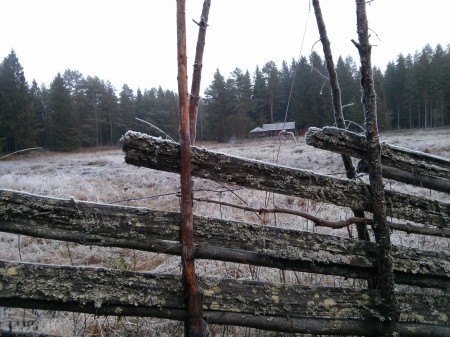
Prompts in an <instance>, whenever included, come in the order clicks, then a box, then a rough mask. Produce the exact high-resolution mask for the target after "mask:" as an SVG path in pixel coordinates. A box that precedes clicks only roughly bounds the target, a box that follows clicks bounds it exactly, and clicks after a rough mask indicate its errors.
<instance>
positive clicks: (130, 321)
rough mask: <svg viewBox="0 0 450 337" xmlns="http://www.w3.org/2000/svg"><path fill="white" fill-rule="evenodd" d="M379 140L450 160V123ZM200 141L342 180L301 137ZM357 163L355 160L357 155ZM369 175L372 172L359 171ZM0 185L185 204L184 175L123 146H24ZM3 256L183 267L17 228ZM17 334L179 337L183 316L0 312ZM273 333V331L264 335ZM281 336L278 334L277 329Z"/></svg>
mask: <svg viewBox="0 0 450 337" xmlns="http://www.w3.org/2000/svg"><path fill="white" fill-rule="evenodd" d="M380 138H381V141H385V142H387V143H390V144H393V145H396V146H401V147H405V148H408V149H412V150H416V151H421V152H426V153H430V154H433V155H436V156H441V157H445V158H450V129H448V128H446V129H429V130H407V131H406V130H405V131H397V132H386V133H382V134H381V135H380ZM196 146H199V147H205V148H207V149H210V150H213V151H218V152H223V153H228V154H231V155H234V156H239V157H246V158H252V159H257V160H262V161H266V162H271V163H276V164H279V165H283V166H289V167H294V168H301V169H306V170H311V171H314V172H317V173H321V174H327V175H333V176H335V177H338V178H344V177H345V173H344V169H343V165H342V160H341V156H340V155H338V154H333V153H329V152H326V151H322V150H318V149H315V148H312V147H310V146H308V145H306V143H305V141H304V139H303V138H302V137H299V138H298V139H296V140H295V141H294V140H292V139H288V140H286V139H267V140H260V141H252V142H250V141H246V142H240V143H234V144H217V143H201V142H198V143H197V144H196ZM355 163H356V161H355ZM358 179H361V180H362V181H367V177H365V176H364V175H361V176H360V177H358ZM0 188H1V189H11V190H17V191H23V192H28V193H32V194H37V195H44V196H51V197H57V198H64V199H69V198H73V199H75V200H83V201H92V202H99V203H108V204H119V205H127V206H139V207H148V208H152V209H160V210H168V211H179V189H180V188H179V176H178V175H177V174H171V173H165V172H160V171H155V170H150V169H146V168H138V167H134V166H131V165H127V164H126V163H125V162H124V153H123V152H122V151H121V149H120V148H119V147H117V148H108V149H94V150H89V151H78V152H74V153H51V152H47V151H43V150H40V151H35V152H27V153H24V154H21V155H15V156H10V157H8V158H6V159H4V160H0ZM386 189H394V190H401V191H403V192H407V193H412V194H418V195H423V196H427V197H431V198H434V199H438V200H441V201H445V202H450V197H449V195H448V194H445V193H439V192H435V191H430V190H428V189H422V188H417V187H411V186H407V185H404V184H401V183H397V182H393V181H386ZM194 197H196V198H197V197H198V198H200V197H204V198H210V199H215V200H220V201H224V202H227V203H232V204H238V205H243V204H245V205H248V206H251V207H255V208H261V207H262V208H269V207H273V206H277V207H281V208H289V209H294V210H300V211H303V212H307V213H310V214H313V215H315V216H317V217H320V218H323V219H327V220H340V219H345V218H347V217H350V216H351V215H352V212H351V210H350V209H346V208H344V207H339V208H338V207H335V206H333V205H329V204H325V203H320V202H315V201H311V200H307V199H302V198H296V197H291V196H284V195H278V194H273V193H267V192H263V191H257V190H249V189H243V188H239V187H237V186H233V185H224V184H220V183H215V182H212V181H208V180H203V179H197V178H194ZM194 213H195V214H196V215H204V216H209V217H217V218H223V219H233V220H238V221H245V222H253V223H259V224H261V225H265V226H277V227H283V228H293V229H297V230H305V231H314V232H321V233H329V234H333V235H338V236H345V237H348V236H349V235H350V236H353V237H356V229H355V228H349V229H346V228H345V229H340V230H331V229H329V228H323V227H319V228H318V227H315V226H314V224H313V223H311V222H310V221H307V220H305V219H303V218H300V217H296V216H293V215H285V214H266V215H264V214H257V213H252V212H248V211H247V212H246V211H243V210H239V209H235V208H232V207H228V206H224V205H217V204H210V203H204V202H195V203H194ZM392 240H393V242H394V243H395V244H397V245H403V246H408V247H414V248H420V249H427V250H449V246H450V240H445V239H440V238H436V237H424V236H419V235H413V234H405V233H400V232H394V233H393V235H392ZM0 243H1V246H0V247H1V248H0V259H2V260H9V261H22V262H30V263H52V264H64V265H74V266H102V267H107V268H117V269H122V270H133V271H140V272H154V273H181V265H180V259H179V257H174V256H166V255H164V254H153V253H148V252H142V251H134V250H129V249H118V248H101V247H92V246H83V245H79V244H75V243H66V242H58V241H51V240H44V239H37V238H31V237H26V236H20V235H13V234H7V233H0ZM197 271H198V273H199V274H207V275H209V276H217V277H232V278H243V279H258V280H267V281H275V282H292V283H304V284H316V285H327V286H346V287H359V286H361V285H362V284H360V282H358V281H356V280H345V279H343V278H339V277H332V276H324V275H313V274H306V273H298V272H287V271H280V270H276V269H270V268H263V267H255V266H251V265H246V264H236V263H225V262H218V261H203V260H201V261H197ZM10 326H11V327H13V330H14V331H39V332H40V333H47V334H51V335H56V336H105V335H109V336H119V335H126V334H127V335H128V336H164V335H168V336H173V335H182V324H181V323H178V322H172V321H165V320H156V319H143V318H141V319H137V318H121V319H116V318H112V317H109V318H105V317H95V316H92V315H85V314H75V313H58V314H55V313H51V312H47V311H42V310H22V309H4V310H0V327H1V328H2V329H4V330H5V329H6V330H7V329H8V328H9V327H10ZM211 332H212V335H217V336H228V335H230V336H232V335H236V336H244V335H245V336H256V335H262V334H261V333H257V332H255V331H253V329H244V328H241V329H237V328H231V327H211ZM264 334H265V335H267V336H275V334H270V333H264ZM278 335H279V334H278Z"/></svg>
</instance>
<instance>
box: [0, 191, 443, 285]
mask: <svg viewBox="0 0 450 337" xmlns="http://www.w3.org/2000/svg"><path fill="white" fill-rule="evenodd" d="M194 221H195V228H194V242H195V257H196V258H203V259H215V260H222V261H230V262H238V263H249V264H254V265H261V266H267V267H274V268H280V269H288V270H297V271H305V272H313V273H321V274H329V275H340V276H345V277H354V278H363V279H366V278H369V277H371V276H373V274H374V265H375V243H370V242H361V241H356V240H351V239H346V238H341V237H335V236H331V235H323V234H316V233H309V232H303V231H296V230H289V229H282V228H275V227H269V226H259V225H255V224H247V223H240V222H233V221H225V220H219V219H212V218H205V217H198V216H197V217H195V218H194ZM180 225H181V216H180V214H179V213H173V212H165V211H156V210H151V209H147V208H134V207H125V206H117V205H116V206H112V205H106V204H98V203H89V202H81V201H74V200H63V199H55V198H48V197H41V196H36V195H31V194H27V193H20V192H15V191H10V190H0V231H4V232H10V233H17V234H23V235H30V236H35V237H42V238H48V239H55V240H66V241H72V242H78V243H81V244H85V245H99V246H116V247H123V248H132V249H140V250H145V251H151V252H160V253H167V254H176V255H180V254H181V246H180V242H179V240H180V235H179V233H180ZM393 262H394V271H395V277H396V282H397V283H399V284H409V285H417V286H424V287H436V288H443V289H450V254H449V253H448V252H444V251H441V252H434V251H423V250H417V249H411V248H404V247H394V249H393Z"/></svg>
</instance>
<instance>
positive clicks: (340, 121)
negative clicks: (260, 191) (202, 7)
mask: <svg viewBox="0 0 450 337" xmlns="http://www.w3.org/2000/svg"><path fill="white" fill-rule="evenodd" d="M312 3H313V7H314V13H315V16H316V21H317V28H318V29H319V34H320V40H321V42H322V47H323V53H324V55H325V61H326V65H327V70H328V75H329V76H330V85H331V94H332V100H333V109H334V120H335V122H336V126H337V127H338V128H341V129H345V119H344V113H343V111H342V97H341V88H340V86H339V81H338V77H337V73H336V69H335V67H334V62H333V55H332V53H331V47H330V40H329V39H328V34H327V30H326V27H325V22H324V21H323V17H322V10H321V9H320V3H319V0H313V2H312ZM341 156H342V161H343V163H344V168H345V172H346V176H347V178H348V179H355V178H356V170H355V167H354V166H353V163H352V158H351V157H350V156H348V155H346V154H342V155H341ZM353 214H354V215H355V216H356V217H358V218H364V212H363V211H361V210H356V209H354V210H353ZM356 230H357V231H358V239H359V240H365V241H370V236H369V231H368V230H367V225H366V224H358V225H356ZM369 287H372V284H371V282H369Z"/></svg>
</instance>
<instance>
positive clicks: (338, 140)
mask: <svg viewBox="0 0 450 337" xmlns="http://www.w3.org/2000/svg"><path fill="white" fill-rule="evenodd" d="M305 138H306V143H307V144H308V145H311V146H314V147H316V148H319V149H323V150H327V151H332V152H336V153H341V154H342V153H344V154H347V155H349V156H352V157H356V158H360V159H365V158H366V157H367V150H366V148H367V141H366V138H365V137H363V136H361V135H358V134H356V133H353V132H350V131H346V130H340V129H338V128H333V127H325V128H323V129H318V128H309V130H308V132H307V133H306V135H305ZM381 163H382V164H383V165H384V166H383V177H384V178H388V179H393V180H397V181H401V182H405V183H408V184H411V185H416V186H421V187H425V188H431V189H433V190H436V191H441V192H446V193H450V160H448V159H446V158H442V157H437V156H432V155H429V154H426V153H423V152H418V151H411V150H408V149H405V148H401V147H397V146H394V145H390V144H387V143H381ZM362 171H363V172H365V170H364V169H362Z"/></svg>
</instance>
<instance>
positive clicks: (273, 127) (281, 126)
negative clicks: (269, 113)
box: [250, 122, 295, 133]
mask: <svg viewBox="0 0 450 337" xmlns="http://www.w3.org/2000/svg"><path fill="white" fill-rule="evenodd" d="M292 129H295V122H286V123H272V124H263V126H262V128H260V127H257V128H254V129H253V130H251V131H250V133H253V132H264V131H281V130H292Z"/></svg>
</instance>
